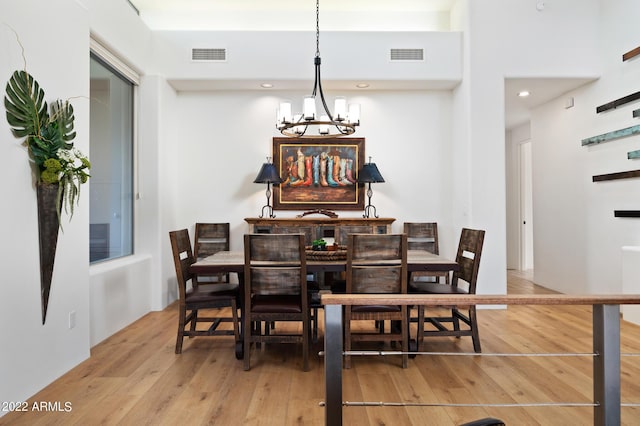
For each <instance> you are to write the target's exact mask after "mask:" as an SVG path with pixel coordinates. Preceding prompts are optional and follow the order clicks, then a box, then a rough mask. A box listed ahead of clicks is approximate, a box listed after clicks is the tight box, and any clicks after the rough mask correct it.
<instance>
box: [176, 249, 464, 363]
mask: <svg viewBox="0 0 640 426" xmlns="http://www.w3.org/2000/svg"><path fill="white" fill-rule="evenodd" d="M306 263H307V272H308V273H314V274H315V275H316V277H317V278H318V284H319V285H320V288H321V290H322V292H330V291H331V290H330V288H326V287H324V275H325V274H324V273H330V272H343V271H346V269H347V260H346V257H340V258H337V257H336V256H327V257H326V258H323V256H313V255H307V260H306ZM189 270H190V272H191V273H193V274H195V275H211V274H216V273H221V272H223V273H234V272H235V273H236V274H238V282H239V284H240V286H241V289H242V287H243V284H244V251H233V250H232V251H219V252H217V253H215V254H213V255H211V256H208V257H205V258H204V259H200V260H198V261H197V262H195V263H193V264H192V265H191V267H190V268H189ZM458 270H460V265H459V264H458V263H457V262H455V261H454V260H450V259H447V258H445V257H442V256H439V255H436V254H433V253H431V252H428V251H426V250H407V271H408V273H409V276H410V275H411V273H412V272H418V271H431V272H441V271H458ZM240 294H243V291H242V290H241V292H240ZM239 308H240V311H241V316H242V311H243V309H244V301H243V300H242V298H241V299H240V306H239ZM240 333H241V335H242V334H243V333H244V327H242V325H241V327H240ZM414 346H415V345H414ZM243 354H244V347H243V344H242V338H241V339H240V341H239V342H236V358H237V359H242V357H243Z"/></svg>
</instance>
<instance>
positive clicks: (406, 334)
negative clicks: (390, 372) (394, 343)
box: [400, 306, 409, 368]
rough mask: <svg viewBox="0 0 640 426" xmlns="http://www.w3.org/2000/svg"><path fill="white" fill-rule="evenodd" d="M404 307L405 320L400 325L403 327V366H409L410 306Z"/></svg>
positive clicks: (403, 315)
mask: <svg viewBox="0 0 640 426" xmlns="http://www.w3.org/2000/svg"><path fill="white" fill-rule="evenodd" d="M402 309H403V310H404V312H403V313H402V317H403V318H404V321H402V322H401V325H400V327H402V368H407V364H408V363H409V354H408V353H407V352H409V321H408V319H409V317H408V310H409V307H408V306H403V307H402Z"/></svg>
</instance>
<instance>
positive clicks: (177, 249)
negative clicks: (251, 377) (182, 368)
mask: <svg viewBox="0 0 640 426" xmlns="http://www.w3.org/2000/svg"><path fill="white" fill-rule="evenodd" d="M169 239H170V240H171V250H172V252H173V263H174V265H175V269H176V278H177V280H178V293H179V297H180V300H179V306H180V307H179V314H178V338H177V340H176V354H180V353H182V342H183V340H184V336H189V337H194V336H230V335H232V336H235V341H236V357H237V358H241V357H242V356H241V355H242V353H241V340H240V328H239V327H240V323H239V320H238V309H237V308H238V302H239V298H240V290H239V287H238V284H229V283H224V284H201V283H198V280H197V279H195V276H194V275H193V274H192V273H191V272H190V271H189V268H190V266H191V265H192V264H193V263H195V261H196V259H195V256H194V255H193V252H192V251H191V240H190V238H189V231H188V230H187V229H181V230H178V231H171V232H169ZM226 307H230V308H231V316H230V317H229V316H224V315H223V312H224V311H223V310H221V308H226ZM203 309H207V310H210V309H216V310H217V313H218V315H215V316H200V315H199V312H200V311H201V310H203ZM209 315H213V314H211V313H210V314H209ZM227 322H232V323H233V329H231V330H228V329H218V327H219V326H220V324H222V323H227ZM198 323H208V324H210V325H209V328H207V329H206V330H203V329H198V328H197V325H198ZM187 327H188V328H187Z"/></svg>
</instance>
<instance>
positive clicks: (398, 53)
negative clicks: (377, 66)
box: [389, 49, 424, 61]
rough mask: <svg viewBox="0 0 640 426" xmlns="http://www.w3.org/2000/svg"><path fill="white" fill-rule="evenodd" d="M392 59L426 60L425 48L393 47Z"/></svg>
mask: <svg viewBox="0 0 640 426" xmlns="http://www.w3.org/2000/svg"><path fill="white" fill-rule="evenodd" d="M389 58H390V59H391V60H392V61H424V49H391V51H390V56H389Z"/></svg>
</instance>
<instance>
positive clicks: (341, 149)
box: [273, 138, 364, 210]
mask: <svg viewBox="0 0 640 426" xmlns="http://www.w3.org/2000/svg"><path fill="white" fill-rule="evenodd" d="M273 163H274V164H275V166H276V169H277V170H278V172H279V173H280V177H281V178H282V180H283V182H282V183H281V184H280V185H277V186H275V187H274V199H273V206H274V209H280V210H307V209H319V208H322V209H330V210H362V209H363V208H364V186H363V185H359V184H358V183H357V175H358V170H360V168H362V165H363V164H364V138H327V139H313V140H310V139H302V138H273Z"/></svg>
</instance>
